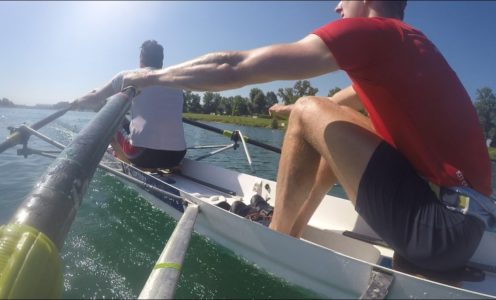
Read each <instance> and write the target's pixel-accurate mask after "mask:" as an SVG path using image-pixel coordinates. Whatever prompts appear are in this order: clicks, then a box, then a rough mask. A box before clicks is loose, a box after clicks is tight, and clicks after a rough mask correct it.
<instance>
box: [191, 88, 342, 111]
mask: <svg viewBox="0 0 496 300" xmlns="http://www.w3.org/2000/svg"><path fill="white" fill-rule="evenodd" d="M339 90H340V88H338V87H336V88H334V89H331V90H329V93H328V96H332V95H334V93H336V92H337V91H339ZM318 91H319V89H318V88H315V87H313V86H312V85H311V83H310V81H308V80H299V81H297V82H296V83H295V84H294V86H293V87H287V88H280V89H278V91H277V93H275V92H273V91H268V92H267V93H264V92H263V91H262V90H261V89H259V88H252V89H251V90H250V93H249V95H248V97H243V96H240V95H237V96H231V97H224V96H222V95H221V94H220V93H213V92H205V93H204V94H203V97H201V96H200V95H199V94H195V93H193V92H191V91H184V92H183V95H184V106H183V111H184V112H189V113H203V114H217V115H229V116H247V115H250V116H253V115H257V116H261V115H267V114H268V110H269V108H270V107H271V106H272V105H274V104H277V103H283V104H286V105H287V104H293V103H295V102H296V100H298V98H301V97H303V96H315V94H317V93H318Z"/></svg>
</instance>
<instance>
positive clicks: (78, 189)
mask: <svg viewBox="0 0 496 300" xmlns="http://www.w3.org/2000/svg"><path fill="white" fill-rule="evenodd" d="M134 94H135V91H134V90H133V89H128V90H126V91H125V92H122V93H119V94H117V95H114V96H112V97H111V98H109V99H108V101H107V104H106V105H105V106H104V107H103V108H102V109H101V110H100V112H99V113H98V114H97V115H96V116H95V117H94V118H93V120H92V121H91V122H90V123H89V124H88V125H87V126H86V127H85V128H84V129H83V130H82V131H81V132H80V133H79V134H78V135H77V136H76V138H75V139H74V140H73V141H72V142H71V143H70V144H69V145H68V146H67V147H66V148H65V150H64V151H63V152H62V153H61V154H60V155H59V156H58V157H57V159H56V160H55V161H54V162H53V163H52V164H51V165H50V166H49V168H48V170H47V171H46V172H45V173H44V174H43V176H42V177H41V179H40V180H39V181H38V183H37V184H36V187H35V189H34V190H33V191H32V192H31V193H30V194H29V195H28V197H27V198H26V199H25V200H24V202H23V203H22V204H21V206H20V207H19V208H18V210H17V211H16V213H15V214H14V216H13V217H12V219H11V221H10V223H15V224H22V225H28V226H31V227H34V228H36V229H37V230H39V231H41V232H43V233H44V234H46V235H47V236H48V237H49V238H50V240H52V241H53V243H54V244H55V245H56V246H57V247H58V248H59V249H60V247H61V246H62V245H63V243H64V239H65V236H66V234H67V232H68V231H69V228H70V226H71V224H72V221H73V220H74V217H75V215H76V212H77V210H78V208H79V206H80V204H81V201H82V197H83V195H84V193H85V191H86V188H87V187H88V184H89V182H90V180H91V178H92V177H93V174H94V172H95V169H96V167H97V166H98V163H99V162H100V159H101V157H102V156H103V154H104V152H105V151H106V149H107V146H108V144H109V143H110V141H111V139H112V136H113V135H114V132H115V130H116V128H117V126H118V125H119V124H120V122H121V120H122V119H123V118H124V115H125V114H126V112H127V110H128V109H129V107H130V105H131V101H130V98H132V97H134Z"/></svg>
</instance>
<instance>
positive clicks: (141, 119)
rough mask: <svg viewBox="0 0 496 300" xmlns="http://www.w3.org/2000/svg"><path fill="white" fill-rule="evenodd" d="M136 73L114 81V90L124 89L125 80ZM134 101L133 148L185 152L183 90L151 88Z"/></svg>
mask: <svg viewBox="0 0 496 300" xmlns="http://www.w3.org/2000/svg"><path fill="white" fill-rule="evenodd" d="M134 71H136V70H132V71H124V72H121V73H119V74H118V75H117V76H116V77H115V78H114V80H113V81H112V85H113V86H114V90H118V89H119V88H120V86H122V82H121V80H122V76H124V75H125V74H127V73H129V72H134ZM132 101H133V102H132V106H131V123H130V125H129V130H130V139H131V143H132V145H133V146H137V147H143V148H149V149H156V150H170V151H182V150H184V149H185V148H186V141H185V138H184V128H183V123H182V111H183V102H184V98H183V94H182V91H181V90H178V89H174V88H168V87H164V86H150V87H146V88H143V89H142V90H141V92H140V94H138V95H137V96H136V97H134V99H133V100H132Z"/></svg>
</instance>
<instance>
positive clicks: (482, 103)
mask: <svg viewBox="0 0 496 300" xmlns="http://www.w3.org/2000/svg"><path fill="white" fill-rule="evenodd" d="M474 105H475V110H476V112H477V116H478V117H479V123H480V125H481V127H482V130H483V131H484V135H485V136H486V138H490V139H493V140H494V139H495V137H496V97H495V96H494V94H493V91H492V90H491V89H490V88H488V87H483V88H481V89H477V91H476V98H475V103H474Z"/></svg>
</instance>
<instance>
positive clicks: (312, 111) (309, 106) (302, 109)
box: [291, 96, 336, 117]
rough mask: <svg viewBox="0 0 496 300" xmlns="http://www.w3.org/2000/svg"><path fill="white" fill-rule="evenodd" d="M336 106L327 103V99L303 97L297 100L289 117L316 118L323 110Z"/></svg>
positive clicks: (332, 103)
mask: <svg viewBox="0 0 496 300" xmlns="http://www.w3.org/2000/svg"><path fill="white" fill-rule="evenodd" d="M335 105H336V104H334V102H332V101H329V100H328V99H327V98H322V97H316V96H304V97H301V98H299V99H298V100H297V101H296V102H295V104H294V107H293V110H292V111H291V116H293V115H295V117H305V116H309V117H311V116H316V114H317V115H318V114H319V113H321V112H322V111H323V109H324V107H325V108H326V109H329V107H333V106H335Z"/></svg>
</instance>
